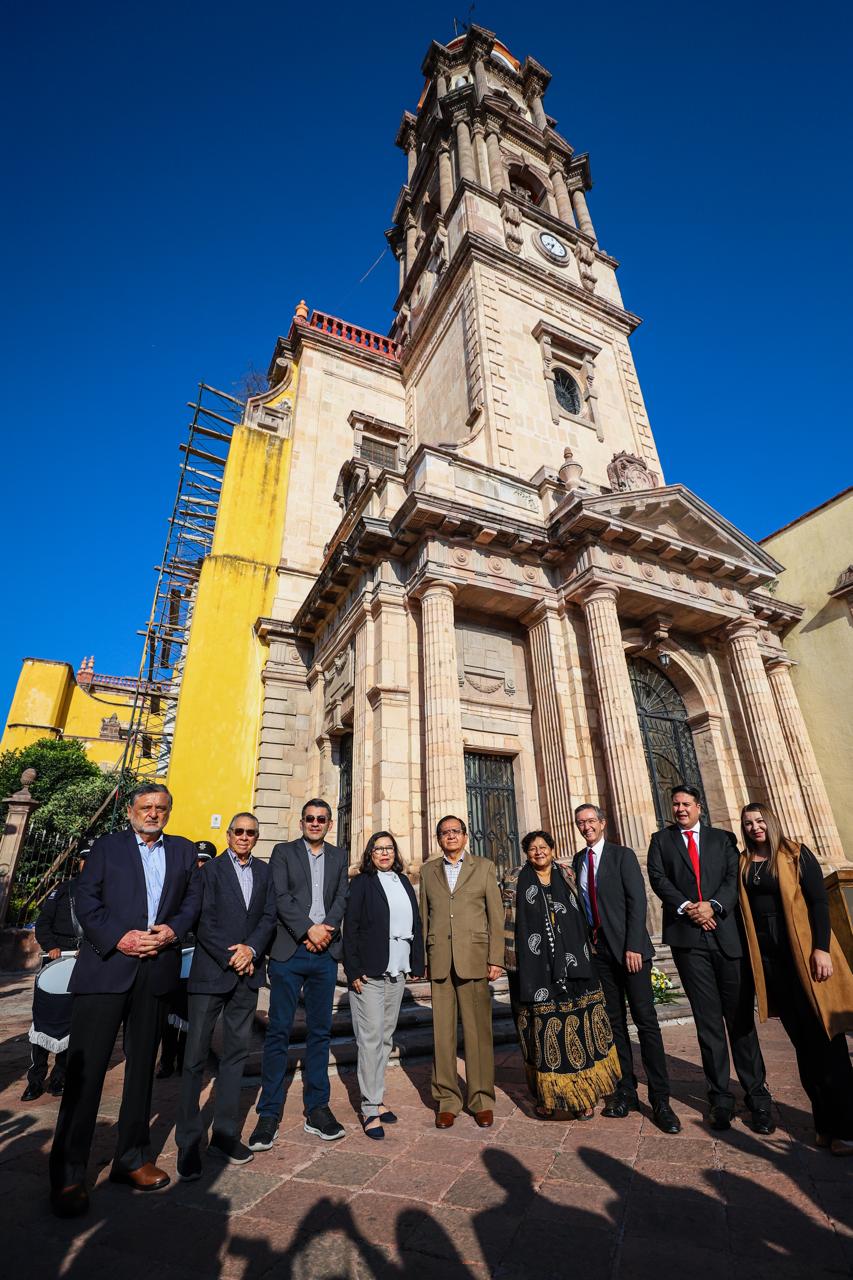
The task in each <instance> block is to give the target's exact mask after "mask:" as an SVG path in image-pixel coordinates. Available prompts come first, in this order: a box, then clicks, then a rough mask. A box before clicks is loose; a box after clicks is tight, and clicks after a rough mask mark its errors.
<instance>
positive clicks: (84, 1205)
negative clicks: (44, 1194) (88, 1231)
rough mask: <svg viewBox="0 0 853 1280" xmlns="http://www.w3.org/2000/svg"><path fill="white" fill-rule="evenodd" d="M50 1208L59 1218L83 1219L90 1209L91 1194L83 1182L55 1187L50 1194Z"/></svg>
mask: <svg viewBox="0 0 853 1280" xmlns="http://www.w3.org/2000/svg"><path fill="white" fill-rule="evenodd" d="M50 1207H51V1209H53V1212H54V1213H55V1214H56V1216H57V1218H81V1217H82V1216H83V1214H84V1213H86V1211H87V1210H88V1208H89V1193H88V1191H87V1190H86V1188H85V1187H84V1186H83V1183H82V1182H75V1183H73V1184H72V1185H71V1186H70V1187H55V1188H54V1189H53V1190H52V1191H51V1193H50Z"/></svg>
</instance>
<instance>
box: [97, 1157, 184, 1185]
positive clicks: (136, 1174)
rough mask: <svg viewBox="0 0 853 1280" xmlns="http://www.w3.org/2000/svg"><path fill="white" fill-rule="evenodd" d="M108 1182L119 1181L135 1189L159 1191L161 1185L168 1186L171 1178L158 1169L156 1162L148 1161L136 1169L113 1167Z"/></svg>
mask: <svg viewBox="0 0 853 1280" xmlns="http://www.w3.org/2000/svg"><path fill="white" fill-rule="evenodd" d="M110 1182H121V1183H123V1184H124V1186H126V1187H133V1188H134V1190H136V1191H161V1190H162V1189H163V1187H168V1185H169V1183H170V1182H171V1178H170V1177H169V1175H168V1173H166V1172H165V1171H164V1170H163V1169H158V1168H157V1166H156V1164H151V1163H150V1162H149V1163H148V1164H143V1165H141V1166H140V1167H139V1168H138V1169H113V1170H112V1172H111V1173H110Z"/></svg>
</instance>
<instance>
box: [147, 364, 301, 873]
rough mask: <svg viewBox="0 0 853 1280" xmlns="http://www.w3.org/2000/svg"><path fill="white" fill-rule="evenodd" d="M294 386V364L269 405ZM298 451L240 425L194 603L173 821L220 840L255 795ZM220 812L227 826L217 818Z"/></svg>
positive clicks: (173, 776)
mask: <svg viewBox="0 0 853 1280" xmlns="http://www.w3.org/2000/svg"><path fill="white" fill-rule="evenodd" d="M295 390H296V371H295V370H294V377H293V379H292V381H291V383H290V385H289V386H288V388H287V390H286V391H284V392H282V394H281V395H279V396H278V397H276V398H274V399H272V400H270V401H269V402H268V403H269V405H270V406H275V405H280V404H281V403H282V402H284V401H286V400H291V401H292V398H293V395H294V393H295ZM290 454H291V441H290V440H283V439H282V438H281V437H280V436H277V435H273V434H271V433H270V432H269V431H265V430H262V429H261V428H258V427H253V426H246V425H240V426H238V427H237V428H236V429H235V431H234V434H233V436H232V439H231V445H230V447H229V450H228V461H227V463H226V467H225V475H224V478H223V483H222V492H221V495H220V500H219V511H218V514H217V518H216V529H215V532H214V538H213V547H212V550H211V554H210V556H209V557H208V559H207V560H206V561H205V562H204V565H203V566H202V570H201V575H200V577H199V584H198V591H197V594H196V600H195V605H194V609H193V619H192V626H191V628H190V637H189V643H188V645H187V653H186V658H185V665H184V675H183V682H182V684H181V692H180V697H179V699H178V711H177V719H176V722H175V735H174V740H173V744H172V755H171V761H170V765H169V778H168V781H169V788H170V790H171V792H172V794H173V796H174V801H175V803H174V809H173V811H172V817H171V820H170V824H169V829H170V831H172V832H173V833H175V834H178V835H184V836H188V837H189V838H190V839H191V840H202V839H207V840H213V842H214V844H216V845H217V848H221V847H222V846H223V845H224V843H225V835H224V831H225V827H226V826H227V824H228V821H229V819H230V818H231V816H232V815H233V814H234V813H236V812H237V811H238V810H239V809H245V808H251V806H252V801H253V797H254V787H255V773H256V764H257V748H258V735H259V732H260V718H261V706H262V695H263V688H262V684H261V671H262V669H263V665H264V662H265V660H266V648H265V646H264V645H262V644H261V642H260V641H259V640H258V638H257V636H256V634H255V631H254V624H255V621H256V620H257V618H259V617H262V616H265V615H269V614H270V612H271V610H272V604H273V600H274V598H275V589H276V578H277V569H278V563H279V558H280V555H281V542H282V536H283V530H284V514H285V507H286V502H287V486H288V476H289V471H290ZM214 814H219V815H220V816H221V821H222V826H221V828H218V829H217V828H216V827H215V826H213V825H212V823H211V818H212V816H213V815H214Z"/></svg>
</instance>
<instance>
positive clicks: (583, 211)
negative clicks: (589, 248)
mask: <svg viewBox="0 0 853 1280" xmlns="http://www.w3.org/2000/svg"><path fill="white" fill-rule="evenodd" d="M572 208H573V209H574V211H575V217H576V218H577V223H578V228H579V229H580V230H581V231H583V233H584V235H588V236H592V238H593V240H595V227H594V226H593V225H592V218H591V217H590V216H589V209H588V208H587V205H586V196H585V195H584V193H583V191H582V189H581V188H580V187H572ZM595 242H596V244H597V243H598V241H597V240H595Z"/></svg>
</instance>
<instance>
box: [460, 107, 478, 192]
mask: <svg viewBox="0 0 853 1280" xmlns="http://www.w3.org/2000/svg"><path fill="white" fill-rule="evenodd" d="M456 154H457V156H458V157H459V177H460V178H465V179H467V180H468V182H476V180H477V179H476V176H475V173H474V152H473V151H472V150H471V130H470V129H469V127H468V121H467V120H457V121H456Z"/></svg>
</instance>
